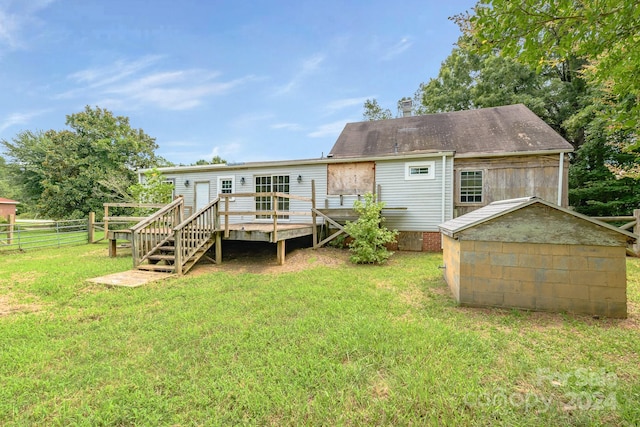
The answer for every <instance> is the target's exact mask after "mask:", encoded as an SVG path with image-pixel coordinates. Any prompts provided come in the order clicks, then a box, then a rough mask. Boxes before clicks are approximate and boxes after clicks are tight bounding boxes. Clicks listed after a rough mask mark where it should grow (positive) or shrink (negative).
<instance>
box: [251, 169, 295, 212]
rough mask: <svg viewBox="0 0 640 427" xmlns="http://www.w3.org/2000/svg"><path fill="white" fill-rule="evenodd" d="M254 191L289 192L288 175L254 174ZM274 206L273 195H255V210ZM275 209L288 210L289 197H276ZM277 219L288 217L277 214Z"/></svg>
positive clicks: (267, 209)
mask: <svg viewBox="0 0 640 427" xmlns="http://www.w3.org/2000/svg"><path fill="white" fill-rule="evenodd" d="M255 183H256V187H255V188H256V193H271V192H274V193H286V194H289V191H290V188H289V187H290V186H289V175H266V176H256V177H255ZM273 206H274V197H273V196H256V211H271V210H273ZM276 210H277V211H288V210H289V199H288V198H283V197H278V205H277V207H276ZM256 218H257V219H269V218H271V215H256ZM278 219H289V215H278Z"/></svg>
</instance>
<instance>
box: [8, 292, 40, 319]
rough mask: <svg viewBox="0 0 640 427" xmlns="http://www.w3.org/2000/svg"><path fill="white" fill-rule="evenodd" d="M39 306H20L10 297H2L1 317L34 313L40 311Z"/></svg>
mask: <svg viewBox="0 0 640 427" xmlns="http://www.w3.org/2000/svg"><path fill="white" fill-rule="evenodd" d="M40 308H41V306H40V305H39V304H20V303H18V302H17V301H16V300H15V299H14V298H12V297H11V296H9V295H0V317H2V316H8V315H10V314H15V313H33V312H36V311H40Z"/></svg>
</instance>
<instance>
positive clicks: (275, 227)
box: [271, 195, 278, 242]
mask: <svg viewBox="0 0 640 427" xmlns="http://www.w3.org/2000/svg"><path fill="white" fill-rule="evenodd" d="M271 241H272V242H277V241H278V196H276V195H274V196H273V235H272V236H271Z"/></svg>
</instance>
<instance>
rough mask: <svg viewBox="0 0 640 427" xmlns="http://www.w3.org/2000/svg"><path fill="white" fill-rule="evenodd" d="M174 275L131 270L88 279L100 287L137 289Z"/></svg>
mask: <svg viewBox="0 0 640 427" xmlns="http://www.w3.org/2000/svg"><path fill="white" fill-rule="evenodd" d="M174 276H175V274H172V273H159V272H157V271H142V270H129V271H123V272H120V273H113V274H109V275H107V276H102V277H96V278H95V279H88V280H87V281H88V282H91V283H97V284H100V285H109V286H123V287H126V288H137V287H138V286H142V285H145V284H147V283H150V282H154V281H156V280H162V279H167V278H169V277H174Z"/></svg>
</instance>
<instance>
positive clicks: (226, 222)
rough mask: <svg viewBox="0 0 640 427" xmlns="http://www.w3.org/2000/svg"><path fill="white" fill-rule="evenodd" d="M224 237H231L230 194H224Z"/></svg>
mask: <svg viewBox="0 0 640 427" xmlns="http://www.w3.org/2000/svg"><path fill="white" fill-rule="evenodd" d="M224 237H229V196H224Z"/></svg>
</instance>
